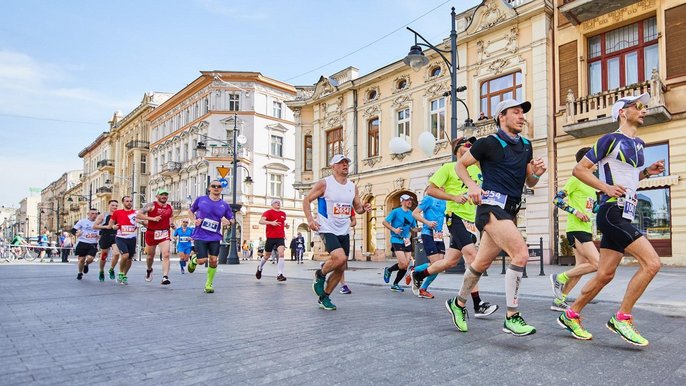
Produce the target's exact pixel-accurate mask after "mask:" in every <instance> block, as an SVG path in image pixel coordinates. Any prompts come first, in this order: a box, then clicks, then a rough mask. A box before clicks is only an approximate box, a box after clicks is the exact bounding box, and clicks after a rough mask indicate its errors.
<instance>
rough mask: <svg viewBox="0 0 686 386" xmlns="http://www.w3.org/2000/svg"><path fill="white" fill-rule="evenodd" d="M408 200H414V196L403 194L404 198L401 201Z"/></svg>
mask: <svg viewBox="0 0 686 386" xmlns="http://www.w3.org/2000/svg"><path fill="white" fill-rule="evenodd" d="M406 200H412V196H410V195H409V194H403V195H402V196H400V201H406Z"/></svg>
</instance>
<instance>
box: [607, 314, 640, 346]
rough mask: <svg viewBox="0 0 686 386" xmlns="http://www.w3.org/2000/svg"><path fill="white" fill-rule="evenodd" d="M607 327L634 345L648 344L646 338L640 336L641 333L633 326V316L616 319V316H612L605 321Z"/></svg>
mask: <svg viewBox="0 0 686 386" xmlns="http://www.w3.org/2000/svg"><path fill="white" fill-rule="evenodd" d="M607 328H609V329H610V331H612V332H614V333H615V334H617V335H619V336H621V337H622V339H624V340H625V341H627V342H629V343H631V344H633V345H635V346H647V345H648V339H646V338H644V337H642V336H641V334H639V333H638V330H636V327H634V318H631V319H629V320H617V318H616V317H614V316H613V317H611V318H610V320H608V321H607Z"/></svg>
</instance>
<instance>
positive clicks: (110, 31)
mask: <svg viewBox="0 0 686 386" xmlns="http://www.w3.org/2000/svg"><path fill="white" fill-rule="evenodd" d="M478 3H479V1H476V0H470V1H445V0H421V1H420V0H414V1H413V0H378V1H377V0H372V1H364V0H347V1H314V0H309V1H306V0H292V1H244V0H235V1H229V0H185V1H182V0H166V1H161V0H137V1H132V0H118V1H112V2H104V1H87V0H81V1H75V0H62V1H50V0H43V1H38V0H22V1H11V2H5V3H4V4H3V10H2V13H0V144H1V145H0V150H1V151H0V165H2V168H1V169H0V170H1V171H0V177H1V178H2V181H3V183H2V185H3V189H0V205H4V206H17V205H18V203H19V201H20V200H21V199H22V198H23V197H25V196H27V195H29V187H39V188H43V187H45V186H47V184H49V183H50V182H51V181H53V180H55V179H57V178H59V177H60V176H61V175H62V173H64V172H65V171H67V170H72V169H80V168H81V167H82V160H81V159H80V158H78V153H79V151H81V150H82V149H83V148H84V147H86V146H87V145H88V144H90V143H91V142H92V140H93V139H95V138H96V137H97V136H98V134H99V133H101V132H102V131H106V130H107V129H108V125H107V122H108V121H109V120H110V118H111V117H112V115H113V114H114V112H115V111H117V110H121V111H122V112H123V113H124V114H127V113H128V112H130V111H131V109H133V108H134V107H135V106H137V105H138V103H139V102H140V100H141V98H142V97H143V94H144V93H145V92H148V91H163V92H172V93H175V92H177V91H179V90H180V89H181V88H183V87H184V86H185V85H187V84H188V83H190V82H191V81H192V80H193V79H195V78H196V77H197V76H198V75H199V71H201V70H241V71H259V72H261V73H262V74H264V75H266V76H269V77H272V78H275V79H279V80H282V81H286V82H288V83H291V84H295V85H310V84H313V83H314V82H316V81H317V79H318V78H319V76H320V75H330V74H332V73H334V72H336V71H338V70H340V69H343V68H345V67H347V66H355V67H357V68H359V69H360V74H366V73H369V72H371V71H373V70H375V69H377V68H380V67H383V66H385V65H386V64H388V63H390V62H393V61H395V60H398V59H401V58H402V57H404V55H405V54H406V53H407V51H408V49H409V47H410V45H411V43H412V42H413V40H412V35H411V33H410V32H409V31H407V30H405V26H406V25H409V26H411V27H412V28H413V29H415V30H417V31H418V32H420V33H421V34H422V35H423V36H424V37H426V38H427V39H428V40H429V41H431V42H433V43H438V42H440V41H441V40H442V39H443V38H446V37H447V36H448V34H449V32H450V7H451V6H455V8H456V11H457V12H458V13H459V12H461V11H464V10H466V9H468V8H469V7H471V6H474V5H476V4H478ZM422 15H423V16H422ZM386 35H388V36H386ZM380 38H382V39H380ZM378 39H380V40H379V41H378V42H375V41H376V40H378ZM373 42H375V43H373ZM370 43H373V44H371V45H370ZM367 45H369V46H368V47H366V48H363V47H365V46H367ZM358 50H359V51H358ZM356 51H357V52H356ZM351 53H352V54H351ZM347 54H351V55H349V56H347V57H345V58H343V59H341V60H339V61H336V62H335V63H332V64H328V63H330V62H333V61H335V60H336V59H339V58H341V57H343V56H346V55H347ZM320 67H321V68H320Z"/></svg>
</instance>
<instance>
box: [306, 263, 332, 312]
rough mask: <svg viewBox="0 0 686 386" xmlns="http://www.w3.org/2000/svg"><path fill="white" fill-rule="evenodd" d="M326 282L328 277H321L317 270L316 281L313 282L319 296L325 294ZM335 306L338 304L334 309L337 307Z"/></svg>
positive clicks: (313, 288) (313, 287)
mask: <svg viewBox="0 0 686 386" xmlns="http://www.w3.org/2000/svg"><path fill="white" fill-rule="evenodd" d="M325 283H326V278H325V277H319V275H317V272H316V271H315V273H314V282H312V291H313V292H314V294H315V295H317V296H319V298H321V297H322V296H324V284H325ZM320 303H321V302H320ZM335 307H336V306H334V309H336V308H335Z"/></svg>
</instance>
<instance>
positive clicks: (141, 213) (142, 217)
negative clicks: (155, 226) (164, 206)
mask: <svg viewBox="0 0 686 386" xmlns="http://www.w3.org/2000/svg"><path fill="white" fill-rule="evenodd" d="M152 208H153V203H152V202H149V203H147V204H145V206H144V207H142V208H141V209H140V210H139V211H138V212H136V218H137V219H139V220H147V221H159V219H157V217H160V216H157V217H150V216H148V215H147V214H148V212H150V211H151V210H152Z"/></svg>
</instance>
